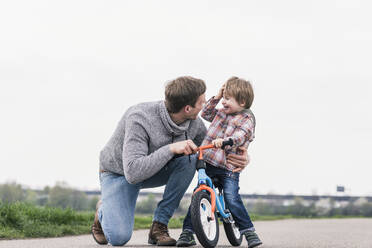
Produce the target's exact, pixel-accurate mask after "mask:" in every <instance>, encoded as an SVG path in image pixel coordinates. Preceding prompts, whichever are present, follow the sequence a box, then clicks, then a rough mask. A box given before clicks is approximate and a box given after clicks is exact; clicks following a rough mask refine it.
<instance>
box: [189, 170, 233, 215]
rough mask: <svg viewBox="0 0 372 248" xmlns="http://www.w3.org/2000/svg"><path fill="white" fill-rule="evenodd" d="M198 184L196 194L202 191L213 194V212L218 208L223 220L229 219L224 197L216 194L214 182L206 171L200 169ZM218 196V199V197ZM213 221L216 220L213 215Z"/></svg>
mask: <svg viewBox="0 0 372 248" xmlns="http://www.w3.org/2000/svg"><path fill="white" fill-rule="evenodd" d="M198 184H199V187H198V188H197V189H196V190H195V191H194V194H195V193H196V192H198V191H201V190H206V191H208V192H209V193H210V194H211V205H212V212H213V213H214V211H215V210H216V206H217V209H218V212H219V213H220V215H221V216H222V217H223V218H228V217H229V216H230V214H225V211H224V210H225V204H224V200H223V196H222V195H218V194H217V192H216V188H215V187H214V185H213V183H212V180H211V178H210V177H209V176H207V173H205V170H204V169H199V171H198ZM216 196H217V197H216ZM212 219H214V215H212Z"/></svg>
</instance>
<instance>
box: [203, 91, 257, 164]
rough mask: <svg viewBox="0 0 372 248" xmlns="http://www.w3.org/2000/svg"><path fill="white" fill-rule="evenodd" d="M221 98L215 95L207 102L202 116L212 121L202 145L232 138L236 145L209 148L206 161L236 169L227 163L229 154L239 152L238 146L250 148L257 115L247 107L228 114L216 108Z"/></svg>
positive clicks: (205, 154)
mask: <svg viewBox="0 0 372 248" xmlns="http://www.w3.org/2000/svg"><path fill="white" fill-rule="evenodd" d="M219 101H220V100H218V99H214V98H213V97H212V98H211V99H209V100H208V102H207V103H206V104H205V106H204V108H203V110H202V113H201V117H202V118H203V119H204V120H206V121H209V122H212V123H211V125H210V126H209V129H208V131H207V135H206V136H205V138H204V141H203V143H202V146H204V145H208V144H211V143H212V140H214V139H217V138H221V139H224V140H228V139H230V138H232V140H233V141H234V145H233V146H232V147H231V146H227V147H225V149H224V150H222V149H208V150H205V151H204V153H203V158H204V161H206V162H207V163H209V164H211V165H213V166H216V167H220V168H223V169H227V170H230V171H232V170H234V169H235V167H234V166H233V165H231V164H227V163H226V156H227V154H230V153H234V154H237V149H236V148H237V147H241V146H244V147H246V148H248V145H249V143H250V142H252V141H253V139H254V129H255V117H254V115H253V113H252V111H251V110H249V109H245V110H243V111H241V112H239V113H235V114H226V113H225V111H224V109H216V106H217V104H218V102H219Z"/></svg>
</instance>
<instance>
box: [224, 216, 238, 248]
mask: <svg viewBox="0 0 372 248" xmlns="http://www.w3.org/2000/svg"><path fill="white" fill-rule="evenodd" d="M223 227H224V229H225V233H226V236H227V239H228V240H229V242H230V244H231V245H232V246H240V245H241V243H242V240H243V235H241V234H240V231H239V228H238V227H237V226H236V225H235V223H225V222H224V223H223Z"/></svg>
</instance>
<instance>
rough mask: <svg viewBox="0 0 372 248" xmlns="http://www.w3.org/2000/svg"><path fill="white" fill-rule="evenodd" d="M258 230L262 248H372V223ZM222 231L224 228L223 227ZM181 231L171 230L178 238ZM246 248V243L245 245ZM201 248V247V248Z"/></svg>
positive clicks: (286, 223) (52, 243) (58, 244)
mask: <svg viewBox="0 0 372 248" xmlns="http://www.w3.org/2000/svg"><path fill="white" fill-rule="evenodd" d="M255 226H256V229H257V231H258V233H259V234H260V237H261V238H262V240H263V242H264V245H262V246H261V247H262V248H311V247H317V248H344V247H345V248H346V247H347V248H372V219H322V220H280V221H256V222H255ZM221 228H222V226H221ZM180 232H181V230H180V229H172V230H170V233H171V236H173V237H175V238H178V235H179V234H180ZM147 234H148V230H139V231H135V232H134V233H133V236H132V239H131V240H130V242H129V243H128V244H127V245H126V247H146V248H149V247H150V245H147ZM243 244H244V246H245V247H246V243H245V241H244V243H243ZM226 246H229V243H228V241H227V239H226V237H225V234H224V233H223V231H222V233H220V240H219V243H218V247H226ZM5 247H6V248H36V247H37V248H70V247H77V248H98V247H105V246H99V245H97V244H96V243H95V242H94V241H93V239H92V237H91V236H90V235H83V236H75V237H64V238H49V239H29V240H3V241H0V248H5ZM197 247H201V246H200V245H198V246H197Z"/></svg>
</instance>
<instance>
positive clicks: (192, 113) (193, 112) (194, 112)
mask: <svg viewBox="0 0 372 248" xmlns="http://www.w3.org/2000/svg"><path fill="white" fill-rule="evenodd" d="M204 104H205V94H203V95H201V96H199V98H198V100H197V101H196V103H195V107H192V106H190V110H189V112H188V113H187V119H191V120H195V119H196V118H197V117H198V114H199V112H200V111H201V110H202V108H203V106H204Z"/></svg>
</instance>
